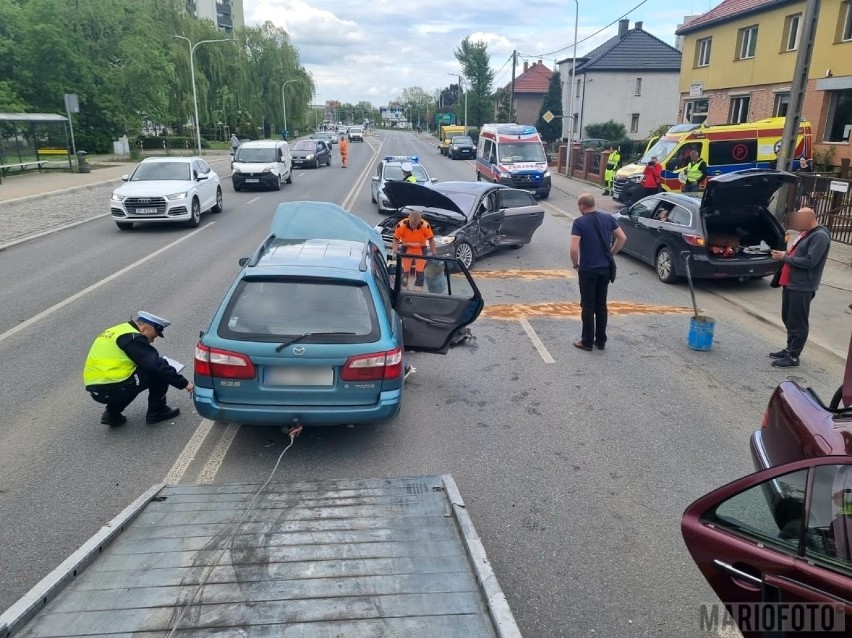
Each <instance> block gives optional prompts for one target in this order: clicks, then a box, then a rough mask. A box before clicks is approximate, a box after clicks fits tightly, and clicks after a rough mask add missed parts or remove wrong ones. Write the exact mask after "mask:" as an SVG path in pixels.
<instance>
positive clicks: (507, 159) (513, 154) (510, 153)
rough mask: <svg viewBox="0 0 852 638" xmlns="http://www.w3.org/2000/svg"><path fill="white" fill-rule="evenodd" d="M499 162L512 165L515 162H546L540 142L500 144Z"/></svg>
mask: <svg viewBox="0 0 852 638" xmlns="http://www.w3.org/2000/svg"><path fill="white" fill-rule="evenodd" d="M499 149H500V151H499V152H500V162H501V163H502V164H513V163H515V162H546V161H547V158H546V157H545V155H544V147H543V146H542V145H541V142H521V143H515V144H500V146H499Z"/></svg>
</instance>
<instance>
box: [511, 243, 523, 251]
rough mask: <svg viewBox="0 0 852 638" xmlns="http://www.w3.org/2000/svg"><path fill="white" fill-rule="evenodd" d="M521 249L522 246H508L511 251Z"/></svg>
mask: <svg viewBox="0 0 852 638" xmlns="http://www.w3.org/2000/svg"><path fill="white" fill-rule="evenodd" d="M523 247H524V245H523V244H512V245H511V246H509V248H511V249H512V250H518V248H523Z"/></svg>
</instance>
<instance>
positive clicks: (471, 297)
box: [393, 254, 485, 354]
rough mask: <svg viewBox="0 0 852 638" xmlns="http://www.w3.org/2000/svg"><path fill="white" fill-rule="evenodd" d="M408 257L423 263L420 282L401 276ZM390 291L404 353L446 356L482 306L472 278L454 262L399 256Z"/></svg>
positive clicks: (414, 275)
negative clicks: (392, 289)
mask: <svg viewBox="0 0 852 638" xmlns="http://www.w3.org/2000/svg"><path fill="white" fill-rule="evenodd" d="M409 257H410V258H411V259H412V260H414V259H415V258H416V260H417V261H421V260H422V262H425V268H424V272H423V278H422V281H419V280H418V278H417V276H416V274H415V273H409V274H408V277H406V276H405V273H404V272H403V264H404V263H408V259H409ZM406 280H407V281H406ZM405 284H408V285H407V286H406V285H405ZM393 287H394V294H393V307H394V309H395V310H396V312H397V314H398V315H399V316H400V318H401V319H402V340H403V344H404V345H405V347H406V348H407V349H412V350H420V351H423V352H434V353H437V354H446V353H447V350H449V348H450V344H451V343H452V341H453V337H454V336H456V335H457V334H458V333H459V332H460V331H461V330H463V329H464V328H465V327H466V326H469V325H470V324H472V323H473V322H474V321H476V318H477V317H479V313H481V312H482V308H483V307H484V306H485V302H484V301H483V299H482V294H481V293H480V292H479V288H477V287H476V283H474V281H473V277H471V276H470V272H468V270H467V268H465V267H464V264H462V263H461V262H460V261H459V260H458V259H452V258H447V257H431V256H421V255H410V256H408V255H405V254H402V255H399V257H398V258H397V260H396V269H395V275H394V281H393Z"/></svg>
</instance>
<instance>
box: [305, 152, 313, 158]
mask: <svg viewBox="0 0 852 638" xmlns="http://www.w3.org/2000/svg"><path fill="white" fill-rule="evenodd" d="M305 159H307V160H312V159H314V155H313V153H311V154H310V155H308V156H307V157H306V158H305Z"/></svg>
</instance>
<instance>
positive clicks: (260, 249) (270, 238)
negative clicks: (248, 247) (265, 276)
mask: <svg viewBox="0 0 852 638" xmlns="http://www.w3.org/2000/svg"><path fill="white" fill-rule="evenodd" d="M275 239H276V237H275V235H274V234H271V235H269V236H268V237H267V238H266V239H264V240H263V242H262V243H261V244H260V246H258V247H257V249H256V250H255V251H254V254H253V255H252V256H251V259H249V261H248V263H247V264H246V266H247V267H248V268H251V267H253V266H257V263H258V262H259V261H260V258H261V257H263V253H265V252H266V251H267V250H268V249H269V244H271V243H272V242H273V241H274V240H275Z"/></svg>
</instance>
